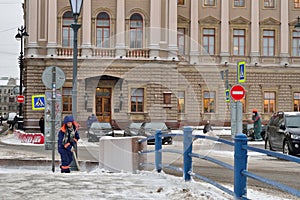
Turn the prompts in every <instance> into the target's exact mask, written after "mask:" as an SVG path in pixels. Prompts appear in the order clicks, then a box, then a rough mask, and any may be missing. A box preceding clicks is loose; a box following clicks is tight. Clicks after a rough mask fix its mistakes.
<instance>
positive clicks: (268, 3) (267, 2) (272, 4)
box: [264, 0, 275, 8]
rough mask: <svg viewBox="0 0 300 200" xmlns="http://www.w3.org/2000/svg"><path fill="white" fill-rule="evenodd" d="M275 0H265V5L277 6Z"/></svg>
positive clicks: (266, 6)
mask: <svg viewBox="0 0 300 200" xmlns="http://www.w3.org/2000/svg"><path fill="white" fill-rule="evenodd" d="M274 1H275V0H264V7H265V8H275V3H274Z"/></svg>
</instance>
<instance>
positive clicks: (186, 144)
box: [183, 127, 193, 181]
mask: <svg viewBox="0 0 300 200" xmlns="http://www.w3.org/2000/svg"><path fill="white" fill-rule="evenodd" d="M192 132H193V130H192V128H191V127H184V128H183V176H184V180H185V181H190V180H191V175H190V174H189V172H190V171H192V157H191V156H190V155H189V154H190V153H192V149H193V146H192V145H193V138H192Z"/></svg>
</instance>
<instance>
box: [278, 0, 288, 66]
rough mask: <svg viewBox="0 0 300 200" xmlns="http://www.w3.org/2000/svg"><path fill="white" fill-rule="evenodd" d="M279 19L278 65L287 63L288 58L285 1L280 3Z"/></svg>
mask: <svg viewBox="0 0 300 200" xmlns="http://www.w3.org/2000/svg"><path fill="white" fill-rule="evenodd" d="M280 8H281V11H280V19H281V30H280V36H281V38H280V41H281V44H280V65H283V66H285V65H286V64H288V61H289V60H288V59H289V56H290V55H289V38H290V37H289V5H288V3H287V2H285V1H281V5H280Z"/></svg>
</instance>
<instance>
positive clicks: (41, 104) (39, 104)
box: [31, 94, 45, 110]
mask: <svg viewBox="0 0 300 200" xmlns="http://www.w3.org/2000/svg"><path fill="white" fill-rule="evenodd" d="M31 104H32V110H44V109H45V95H44V94H41V95H32V101H31Z"/></svg>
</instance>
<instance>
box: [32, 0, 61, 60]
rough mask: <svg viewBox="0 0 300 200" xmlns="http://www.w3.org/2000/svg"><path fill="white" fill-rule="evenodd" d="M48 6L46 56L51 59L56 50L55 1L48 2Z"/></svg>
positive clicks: (49, 0)
mask: <svg viewBox="0 0 300 200" xmlns="http://www.w3.org/2000/svg"><path fill="white" fill-rule="evenodd" d="M48 6H49V9H48V44H47V55H48V56H50V57H52V56H54V55H56V48H57V0H48ZM31 19H32V18H31ZM53 33H55V34H53Z"/></svg>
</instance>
